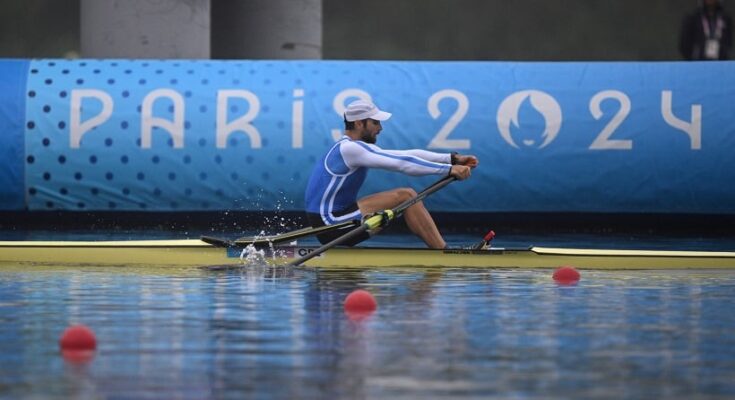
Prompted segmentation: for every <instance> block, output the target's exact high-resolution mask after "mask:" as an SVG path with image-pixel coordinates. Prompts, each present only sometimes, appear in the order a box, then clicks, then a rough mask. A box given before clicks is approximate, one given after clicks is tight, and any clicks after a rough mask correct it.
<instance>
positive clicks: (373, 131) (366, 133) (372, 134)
mask: <svg viewBox="0 0 735 400" xmlns="http://www.w3.org/2000/svg"><path fill="white" fill-rule="evenodd" d="M362 122H363V125H362V132H360V139H361V140H362V141H363V142H365V143H372V144H374V143H375V142H377V141H378V134H379V133H380V131H382V130H383V127H382V126H381V125H380V121H378V120H375V119H370V118H368V119H366V120H364V121H362Z"/></svg>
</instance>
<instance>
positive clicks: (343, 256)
mask: <svg viewBox="0 0 735 400" xmlns="http://www.w3.org/2000/svg"><path fill="white" fill-rule="evenodd" d="M237 243H240V244H237ZM253 249H254V247H251V250H250V253H248V246H247V245H246V244H245V243H244V242H239V241H231V242H230V241H223V242H222V243H221V244H220V245H213V244H210V243H207V242H205V241H202V240H198V239H184V240H130V241H0V268H1V267H2V266H21V265H27V266H33V265H54V266H64V265H76V266H84V265H93V266H178V267H182V266H190V267H199V266H209V265H225V266H238V265H240V266H243V265H245V261H244V258H245V257H244V256H247V255H248V254H251V255H252V254H257V257H256V259H257V260H258V262H261V263H269V264H275V265H285V264H288V263H290V262H292V261H293V260H294V259H297V258H302V257H304V256H306V255H308V254H310V253H311V252H313V251H314V250H316V249H317V246H297V245H290V244H287V245H281V244H278V243H275V244H273V245H267V246H260V247H259V248H258V249H257V251H253ZM258 257H259V258H258ZM304 265H306V266H309V267H323V268H336V267H339V268H345V267H357V268H365V267H380V268H382V267H404V266H412V267H440V268H462V267H470V268H556V267H559V266H561V265H573V266H575V267H577V268H584V269H612V270H614V269H735V252H714V251H661V250H611V249H576V248H550V247H535V246H534V247H529V248H490V249H484V250H473V249H445V250H434V249H427V248H413V247H401V248H394V247H391V248H387V247H334V248H331V249H329V250H328V251H325V252H324V253H322V254H320V255H319V256H316V257H314V258H311V259H309V260H308V261H306V262H305V263H304Z"/></svg>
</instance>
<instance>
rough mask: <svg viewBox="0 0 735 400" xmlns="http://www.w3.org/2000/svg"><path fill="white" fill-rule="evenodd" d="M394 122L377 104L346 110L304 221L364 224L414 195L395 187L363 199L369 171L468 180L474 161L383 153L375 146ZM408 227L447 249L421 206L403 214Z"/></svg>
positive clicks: (314, 178) (314, 177)
mask: <svg viewBox="0 0 735 400" xmlns="http://www.w3.org/2000/svg"><path fill="white" fill-rule="evenodd" d="M390 117H391V114H390V113H387V112H385V111H381V110H380V109H378V107H376V106H375V104H373V103H371V102H368V101H363V100H356V101H353V102H352V103H350V104H349V105H348V106H347V108H346V109H345V113H344V123H345V132H344V135H343V136H342V137H341V138H340V139H339V141H337V143H335V144H334V145H333V146H332V148H331V149H329V151H327V153H326V154H325V155H324V157H322V159H321V160H319V161H318V162H317V164H316V166H314V170H313V172H312V174H311V177H310V178H309V183H308V184H307V187H306V196H305V201H306V217H307V219H308V221H309V223H310V224H311V226H313V227H319V226H325V225H334V224H338V223H342V222H345V221H351V220H352V221H360V220H361V219H362V218H363V217H364V216H369V215H371V214H373V213H376V212H380V211H383V210H386V209H392V208H394V207H396V206H397V205H399V204H401V203H402V202H404V201H406V200H409V199H411V198H413V197H415V196H416V191H414V190H413V189H411V188H397V189H392V190H388V191H385V192H379V193H374V194H371V195H368V196H365V197H362V198H360V199H358V198H357V194H358V191H359V190H360V187H361V186H362V184H363V182H364V181H365V177H366V176H367V171H368V169H370V168H380V169H385V170H389V171H395V172H402V173H404V174H407V175H412V176H424V175H438V176H448V175H451V176H454V177H455V178H456V179H458V180H464V179H467V178H469V177H470V172H471V169H472V168H474V167H476V166H477V163H478V161H477V158H476V157H475V156H468V155H460V154H457V153H451V154H450V153H434V152H431V151H426V150H420V149H414V150H384V149H382V148H380V147H378V146H376V145H375V142H376V141H377V139H378V135H379V134H380V132H381V130H382V129H383V127H382V125H381V122H382V121H386V120H387V119H388V118H390ZM403 215H404V218H405V221H406V225H408V227H409V229H411V231H412V232H413V233H414V234H416V235H417V236H418V237H420V238H421V239H422V240H423V241H424V242H425V243H426V245H427V246H428V247H430V248H435V249H441V248H445V247H446V242H445V241H444V239H443V238H442V236H441V234H440V233H439V230H438V229H437V227H436V224H435V223H434V220H433V219H432V217H431V215H430V214H429V212H428V211H427V210H426V208H425V207H424V204H423V202H418V203H416V204H414V205H413V206H411V207H409V208H408V209H407V210H406V211H405V213H404V214H403ZM349 229H352V228H346V229H339V230H335V231H330V232H326V233H322V234H320V235H317V239H319V241H320V242H321V243H328V242H330V241H331V240H333V239H335V238H337V237H339V236H341V235H343V234H345V233H346V232H347V231H348V230H349ZM369 237H370V236H369V234H365V235H363V236H362V237H358V238H356V239H355V240H354V241H351V242H348V243H345V244H346V245H348V246H354V245H355V244H357V243H359V242H361V241H363V240H365V239H368V238H369Z"/></svg>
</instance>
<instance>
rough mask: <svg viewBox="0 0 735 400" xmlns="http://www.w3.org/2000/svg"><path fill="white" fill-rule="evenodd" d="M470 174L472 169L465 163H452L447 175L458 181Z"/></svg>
mask: <svg viewBox="0 0 735 400" xmlns="http://www.w3.org/2000/svg"><path fill="white" fill-rule="evenodd" d="M471 174H472V169H471V168H470V167H468V166H466V165H452V169H451V170H450V171H449V175H451V176H453V177H455V178H457V180H460V181H463V180H465V179H467V178H469V177H470V175H471Z"/></svg>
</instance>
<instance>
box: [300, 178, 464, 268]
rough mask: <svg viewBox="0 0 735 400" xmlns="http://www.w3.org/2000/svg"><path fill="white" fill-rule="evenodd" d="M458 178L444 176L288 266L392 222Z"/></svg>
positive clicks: (302, 261) (301, 262) (303, 261)
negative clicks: (410, 197)
mask: <svg viewBox="0 0 735 400" xmlns="http://www.w3.org/2000/svg"><path fill="white" fill-rule="evenodd" d="M455 179H456V178H455V177H453V176H447V177H444V178H442V179H440V180H438V181H437V182H435V183H434V184H433V185H431V186H429V187H428V188H426V189H424V190H423V191H422V192H421V193H419V194H417V195H416V197H414V198H412V199H409V200H406V201H404V202H403V203H401V204H399V205H398V206H396V207H395V208H393V209H392V210H384V211H381V212H379V213H377V214H375V215H373V216H372V217H370V218H368V219H366V220H365V221H363V223H362V225H360V226H358V227H357V228H355V229H353V230H351V231H349V232H347V233H345V234H344V235H342V236H340V237H338V238H336V239H334V240H332V241H331V242H329V243H327V244H325V245H323V246H321V247H319V248H318V249H316V250H314V251H312V252H311V253H309V254H306V255H304V256H302V257H299V258H297V259H295V260H293V261H291V262H290V263H288V264H287V265H288V266H291V267H295V266H298V265H301V264H303V263H305V262H306V261H309V260H311V259H312V258H314V257H316V256H318V255H320V254H322V253H324V252H325V251H327V250H329V249H331V248H332V247H334V246H338V245H340V244H342V243H345V242H347V241H348V240H350V239H352V238H355V237H357V236H359V235H361V234H363V233H364V232H367V231H369V230H371V229H375V228H379V227H381V226H385V225H386V224H388V222H390V221H391V220H393V219H395V218H397V217H400V216H401V215H402V214H403V212H404V211H406V209H408V208H409V207H411V206H412V205H414V204H416V203H418V202H419V201H421V200H423V199H424V198H426V197H427V196H428V195H430V194H432V193H434V192H436V191H437V190H439V189H441V188H443V187H444V186H447V185H448V184H450V183H451V182H452V181H454V180H455Z"/></svg>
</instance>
